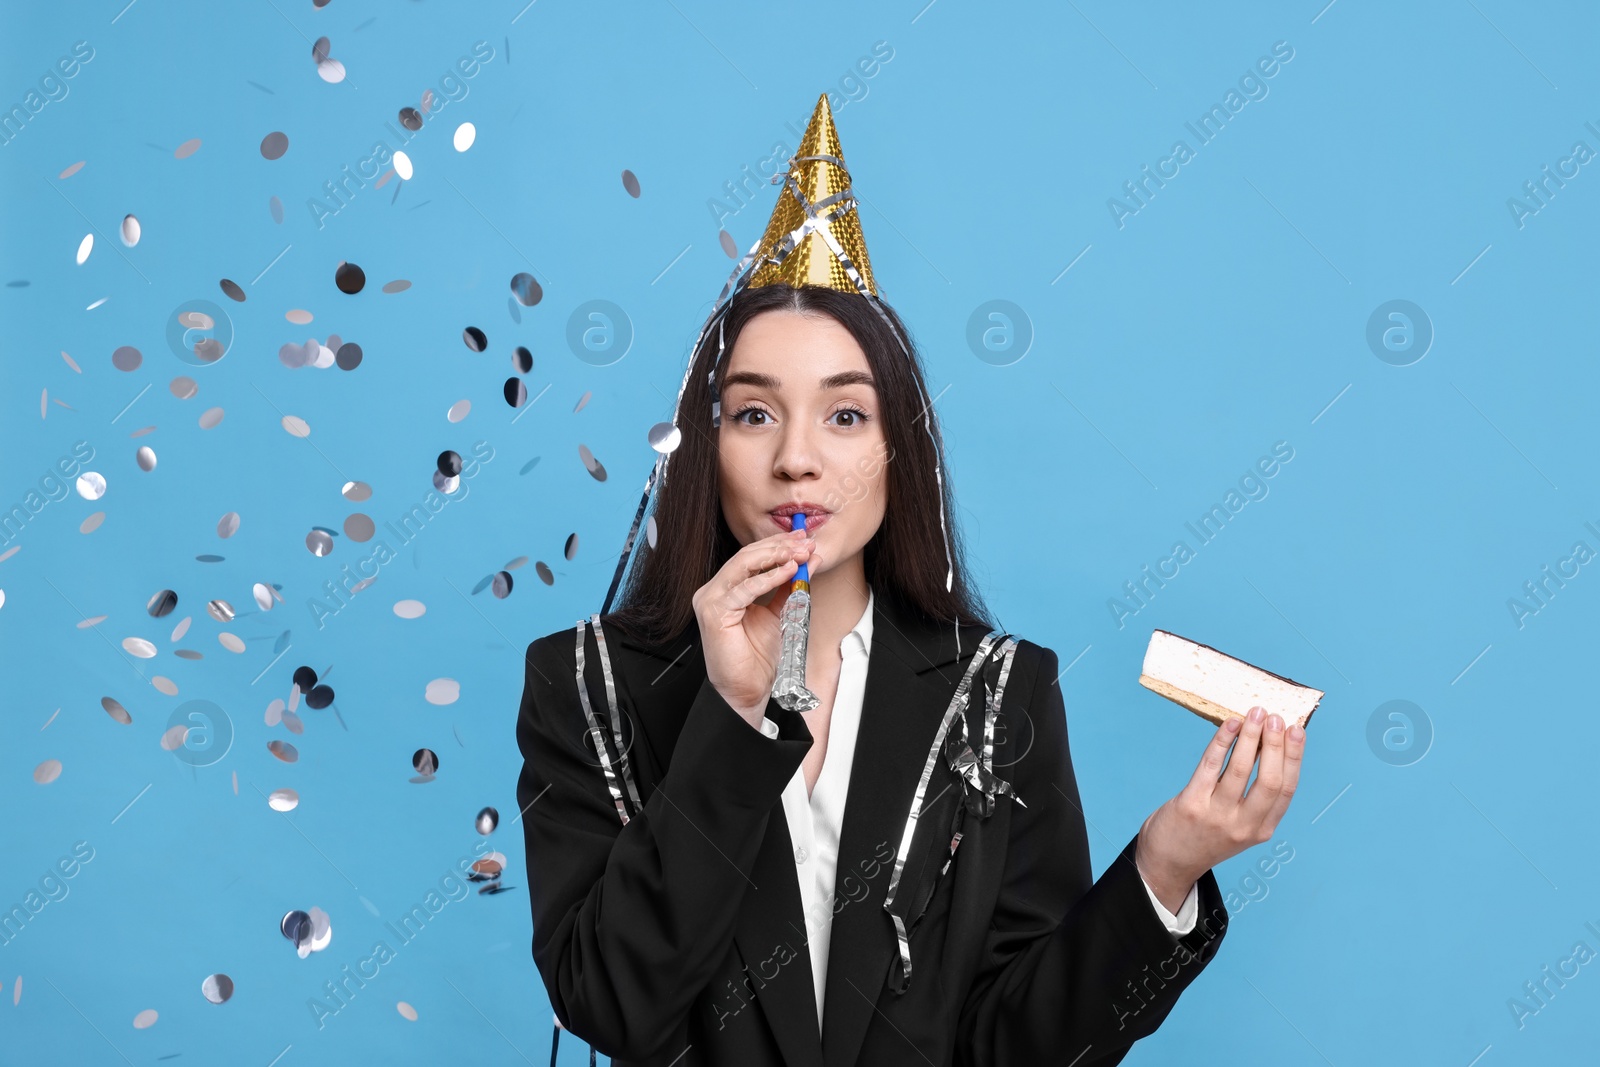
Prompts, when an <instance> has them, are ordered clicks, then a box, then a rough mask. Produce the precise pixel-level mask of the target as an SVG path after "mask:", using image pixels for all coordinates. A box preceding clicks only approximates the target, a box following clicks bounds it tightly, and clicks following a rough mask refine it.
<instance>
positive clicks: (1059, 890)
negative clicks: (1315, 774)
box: [957, 646, 1228, 1067]
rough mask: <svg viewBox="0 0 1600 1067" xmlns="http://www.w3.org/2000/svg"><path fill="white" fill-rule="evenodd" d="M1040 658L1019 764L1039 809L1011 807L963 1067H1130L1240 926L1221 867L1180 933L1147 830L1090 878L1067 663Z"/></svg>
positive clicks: (963, 1026)
mask: <svg viewBox="0 0 1600 1067" xmlns="http://www.w3.org/2000/svg"><path fill="white" fill-rule="evenodd" d="M1035 647H1039V646H1035ZM1040 651H1041V653H1042V654H1041V655H1040V656H1038V657H1037V659H1036V662H1038V664H1039V667H1038V670H1037V671H1036V673H1035V675H1034V683H1033V691H1032V695H1031V698H1030V699H1029V702H1028V704H1027V705H1026V708H1027V714H1028V717H1029V718H1030V719H1031V721H1032V726H1033V731H1034V744H1033V746H1032V748H1031V749H1030V750H1029V752H1028V754H1027V755H1026V756H1024V757H1023V758H1021V759H1020V760H1018V761H1017V763H1016V764H1014V765H1013V768H1012V770H1013V772H1014V777H1013V778H1012V784H1013V786H1014V787H1015V788H1016V790H1017V793H1018V794H1019V795H1020V796H1021V797H1022V799H1023V800H1024V801H1025V802H1026V804H1027V807H1020V806H1017V805H1015V804H1013V805H1012V810H1011V829H1010V835H1009V840H1008V842H1007V849H1006V860H1005V872H1004V875H1003V879H1002V883H1001V888H1000V891H999V896H998V898H997V900H996V903H995V907H994V916H993V919H992V920H991V923H990V926H989V931H988V934H987V935H986V937H985V941H984V948H983V952H982V954H981V955H980V957H979V964H978V970H977V973H976V975H975V977H974V980H973V983H972V985H971V987H970V988H969V990H968V993H967V997H966V1001H965V1003H964V1005H963V1007H962V1011H961V1020H960V1026H959V1027H958V1033H959V1035H960V1038H959V1044H958V1049H957V1056H958V1058H957V1062H958V1063H959V1064H963V1065H967V1067H993V1065H996V1064H1008V1063H1066V1062H1072V1063H1074V1064H1075V1065H1076V1067H1109V1065H1113V1064H1117V1063H1120V1062H1121V1061H1122V1059H1123V1057H1124V1056H1126V1055H1127V1053H1128V1050H1129V1048H1130V1047H1131V1046H1132V1045H1133V1043H1134V1042H1135V1041H1137V1040H1138V1039H1139V1038H1141V1037H1145V1036H1147V1035H1149V1034H1151V1033H1154V1032H1155V1030H1156V1027H1158V1026H1159V1025H1160V1024H1161V1021H1162V1020H1163V1019H1165V1018H1166V1016H1167V1014H1168V1013H1169V1012H1170V1011H1171V1010H1172V1008H1173V1007H1174V1006H1175V1005H1176V1003H1177V1000H1178V996H1179V994H1180V993H1182V992H1183V990H1184V989H1185V988H1186V987H1187V986H1188V984H1189V983H1190V982H1192V981H1194V979H1195V977H1196V976H1197V975H1198V974H1199V973H1200V971H1201V969H1202V968H1203V967H1204V966H1205V965H1206V963H1208V962H1209V961H1210V959H1211V957H1212V956H1214V955H1215V954H1216V952H1217V949H1218V948H1219V946H1220V945H1221V942H1222V937H1223V934H1224V932H1225V931H1226V929H1227V925H1228V912H1227V908H1226V906H1225V905H1224V904H1223V901H1222V896H1221V893H1220V891H1219V890H1218V887H1217V879H1216V876H1215V875H1214V874H1213V873H1212V872H1211V871H1209V870H1208V871H1206V872H1205V874H1204V875H1202V876H1201V878H1200V879H1199V882H1198V890H1199V901H1198V902H1199V910H1200V920H1199V922H1198V923H1196V925H1195V928H1194V929H1193V930H1192V931H1191V932H1189V933H1188V934H1184V935H1181V936H1180V935H1178V934H1175V933H1173V932H1172V931H1170V930H1169V929H1168V928H1167V926H1166V924H1165V923H1164V922H1163V921H1162V919H1161V918H1160V916H1159V915H1157V913H1156V910H1155V907H1154V906H1153V904H1152V901H1151V899H1150V895H1149V893H1148V891H1147V890H1146V889H1145V884H1144V880H1143V878H1142V877H1141V876H1140V874H1139V870H1138V868H1137V866H1136V865H1135V864H1134V861H1133V855H1134V846H1135V845H1136V844H1137V842H1138V835H1137V834H1136V835H1135V836H1134V838H1133V839H1132V840H1131V841H1129V842H1128V844H1127V845H1126V846H1125V847H1124V848H1123V849H1122V852H1121V854H1119V855H1118V856H1117V857H1116V858H1115V859H1114V860H1112V861H1111V866H1110V867H1108V868H1107V869H1106V871H1105V873H1104V874H1102V875H1101V876H1100V879H1099V881H1094V880H1093V879H1092V878H1091V877H1090V866H1089V840H1088V835H1087V833H1086V832H1085V825H1084V816H1083V810H1082V805H1081V804H1080V802H1079V798H1078V785H1077V779H1076V778H1075V777H1074V775H1073V771H1072V756H1071V753H1070V751H1069V749H1068V745H1067V724H1066V711H1065V707H1064V705H1063V702H1062V698H1061V689H1060V687H1059V686H1058V685H1056V684H1055V678H1056V674H1057V671H1058V661H1057V657H1056V654H1055V652H1053V651H1052V650H1050V649H1048V648H1041V649H1040ZM1075 1057H1077V1058H1075Z"/></svg>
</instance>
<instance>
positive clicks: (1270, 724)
mask: <svg viewBox="0 0 1600 1067" xmlns="http://www.w3.org/2000/svg"><path fill="white" fill-rule="evenodd" d="M1282 788H1283V717H1282V716H1281V715H1279V714H1278V713H1277V712H1273V713H1272V714H1271V715H1268V716H1267V721H1266V722H1265V723H1263V724H1262V728H1261V750H1260V759H1259V761H1258V763H1257V766H1256V780H1255V781H1254V782H1253V783H1251V785H1250V794H1249V795H1248V796H1246V797H1245V798H1244V818H1245V822H1246V823H1247V824H1248V825H1252V826H1260V825H1261V824H1263V823H1265V822H1266V819H1267V812H1268V811H1270V810H1271V808H1272V805H1273V804H1275V803H1276V802H1277V800H1278V793H1279V791H1280V790H1281V789H1282Z"/></svg>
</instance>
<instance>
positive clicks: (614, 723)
mask: <svg viewBox="0 0 1600 1067" xmlns="http://www.w3.org/2000/svg"><path fill="white" fill-rule="evenodd" d="M590 623H593V624H594V638H595V645H596V647H597V648H599V650H600V670H601V673H603V674H604V675H605V680H606V703H607V718H609V719H610V720H611V731H612V736H613V737H614V738H615V739H616V745H617V752H618V756H617V766H616V767H615V768H613V767H612V765H611V754H610V752H609V751H608V750H607V748H606V736H605V732H604V731H603V730H601V728H600V723H599V721H598V720H597V719H596V718H595V713H594V707H593V705H592V704H590V702H589V686H588V683H587V682H585V680H584V677H583V664H584V634H585V632H586V631H587V630H588V628H589V625H590ZM576 633H577V639H578V655H577V663H578V669H577V683H578V699H579V701H581V702H582V704H583V716H584V718H585V719H586V720H587V721H588V724H589V738H590V740H591V741H593V743H594V750H595V753H596V754H597V755H598V756H599V757H600V768H601V770H602V771H604V772H605V776H606V788H607V789H608V790H610V792H611V800H612V802H613V803H614V804H616V806H617V817H618V818H620V819H621V820H622V825H624V826H626V825H628V807H627V804H626V803H624V801H623V799H622V790H621V789H619V788H618V786H617V779H618V778H619V777H620V778H621V779H622V782H623V785H624V786H625V787H626V788H627V790H628V797H629V798H630V799H631V800H632V801H633V809H634V810H635V811H639V810H642V808H643V807H644V805H642V804H641V803H640V802H639V790H638V787H637V786H635V785H634V781H633V768H632V766H631V765H630V764H629V762H628V753H627V752H626V750H624V749H623V747H622V716H621V711H620V709H619V708H618V706H617V690H616V685H615V682H614V679H613V676H612V674H611V656H610V654H609V653H608V652H607V651H606V640H605V633H604V632H603V631H602V630H601V628H600V616H599V615H591V616H589V617H588V618H587V619H579V620H578V624H577V630H576Z"/></svg>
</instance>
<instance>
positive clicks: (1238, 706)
mask: <svg viewBox="0 0 1600 1067" xmlns="http://www.w3.org/2000/svg"><path fill="white" fill-rule="evenodd" d="M1139 684H1140V685H1142V686H1144V687H1145V688H1146V689H1148V690H1150V691H1151V692H1153V693H1159V694H1161V695H1162V696H1164V697H1166V698H1167V699H1168V700H1171V701H1173V702H1174V703H1177V704H1182V705H1183V706H1184V707H1186V708H1188V709H1189V710H1190V711H1192V712H1194V713H1195V714H1196V715H1199V716H1200V717H1201V718H1204V719H1209V720H1211V721H1212V722H1214V723H1216V724H1217V725H1219V726H1220V725H1222V723H1223V722H1225V721H1226V720H1227V717H1228V716H1229V715H1237V716H1239V717H1240V718H1243V717H1244V716H1246V715H1248V714H1249V712H1250V709H1251V708H1253V707H1255V706H1257V705H1260V706H1261V707H1263V708H1265V709H1266V711H1267V714H1268V715H1271V714H1272V713H1273V712H1277V713H1278V714H1279V715H1280V716H1282V717H1283V727H1284V729H1286V730H1287V729H1288V728H1289V727H1291V726H1295V725H1299V726H1300V728H1301V729H1304V728H1305V726H1306V724H1307V723H1308V722H1310V721H1311V713H1312V712H1314V711H1316V710H1317V704H1318V703H1319V702H1320V701H1321V700H1322V695H1323V694H1322V690H1320V689H1312V688H1311V687H1310V686H1306V685H1301V684H1300V683H1299V682H1296V681H1294V680H1292V679H1289V678H1285V677H1283V676H1282V675H1279V674H1273V673H1272V672H1271V671H1264V670H1262V669H1261V668H1260V667H1256V666H1253V665H1251V664H1249V663H1246V662H1245V661H1244V660H1241V659H1234V658H1233V657H1232V656H1229V655H1227V654H1225V653H1222V652H1218V651H1217V650H1216V649H1214V648H1212V647H1211V646H1210V645H1202V644H1199V643H1197V642H1195V641H1190V640H1189V639H1188V638H1185V637H1179V636H1178V635H1177V634H1174V633H1168V632H1167V631H1166V630H1156V631H1154V632H1152V633H1151V634H1150V647H1149V648H1147V649H1145V653H1144V667H1143V668H1142V669H1141V673H1140V675H1139Z"/></svg>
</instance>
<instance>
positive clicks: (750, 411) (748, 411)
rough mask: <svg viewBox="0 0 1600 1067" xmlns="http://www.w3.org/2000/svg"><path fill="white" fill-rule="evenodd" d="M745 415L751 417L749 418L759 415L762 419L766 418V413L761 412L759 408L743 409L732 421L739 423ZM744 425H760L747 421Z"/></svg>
mask: <svg viewBox="0 0 1600 1067" xmlns="http://www.w3.org/2000/svg"><path fill="white" fill-rule="evenodd" d="M746 415H751V416H755V415H760V416H761V417H762V418H766V417H767V413H766V412H765V411H762V410H761V409H760V408H745V409H744V410H743V411H741V412H738V413H737V414H735V415H734V417H733V419H734V421H735V422H739V421H741V420H743V419H744V417H745V416H746ZM745 425H746V426H758V425H761V424H760V423H756V422H754V421H747V422H745Z"/></svg>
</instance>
